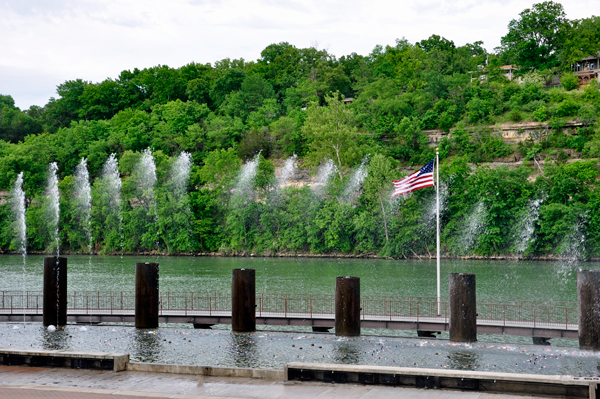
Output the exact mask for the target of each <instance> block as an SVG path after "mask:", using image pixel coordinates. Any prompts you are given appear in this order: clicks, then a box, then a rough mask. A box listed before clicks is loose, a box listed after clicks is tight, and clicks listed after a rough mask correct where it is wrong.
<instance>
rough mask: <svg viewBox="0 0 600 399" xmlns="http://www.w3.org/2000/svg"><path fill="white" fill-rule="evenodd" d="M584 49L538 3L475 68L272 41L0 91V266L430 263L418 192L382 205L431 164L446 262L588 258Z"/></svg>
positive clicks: (594, 226) (594, 44)
mask: <svg viewBox="0 0 600 399" xmlns="http://www.w3.org/2000/svg"><path fill="white" fill-rule="evenodd" d="M400 33H401V32H400ZM599 52H600V17H596V16H591V17H589V18H584V19H580V20H570V19H568V18H567V16H566V14H565V12H564V9H563V7H562V5H561V4H560V3H557V2H553V1H545V2H541V3H537V4H533V5H532V6H531V8H527V9H524V10H523V11H522V12H521V13H519V14H518V15H517V14H516V13H515V19H514V20H512V21H511V22H510V24H509V25H508V27H507V32H506V35H505V36H503V37H502V38H501V46H500V47H499V48H497V49H495V50H494V51H493V52H492V51H488V50H487V49H486V48H485V47H484V43H483V42H481V41H475V42H473V43H465V44H456V43H454V42H453V41H452V40H450V39H449V38H444V37H441V36H439V35H435V34H432V35H431V36H430V37H429V38H427V39H423V40H420V41H417V42H415V43H411V42H409V41H408V40H406V39H397V40H396V42H395V43H393V44H389V45H385V46H384V45H377V46H375V48H374V49H373V51H372V52H371V53H369V54H366V55H359V54H356V53H351V54H348V55H344V56H341V57H339V58H338V57H336V56H334V55H332V54H330V53H329V52H328V51H327V50H324V49H318V48H315V47H308V48H298V47H296V46H294V45H293V44H290V43H287V42H281V43H275V44H271V45H269V46H267V47H266V48H265V49H264V50H263V51H262V52H261V54H260V57H259V58H258V59H256V60H244V59H230V58H225V59H223V60H218V61H215V62H214V63H212V64H210V63H207V64H199V63H195V62H192V63H189V64H187V65H184V66H181V67H177V68H173V67H169V66H166V65H157V66H154V67H150V68H144V69H137V68H136V69H133V70H124V71H122V72H121V73H120V74H119V75H118V76H116V77H112V78H107V79H105V80H103V81H101V82H89V81H84V80H82V79H73V80H67V81H65V82H64V83H62V84H60V85H58V86H57V97H56V98H51V99H50V100H49V101H48V103H47V104H46V105H45V106H43V107H39V106H32V107H30V108H29V109H27V110H21V109H19V108H18V107H16V106H15V102H14V100H13V98H12V97H11V96H10V94H8V93H2V94H0V252H4V253H6V252H10V251H13V252H28V253H47V254H48V253H57V252H58V253H74V254H75V253H89V252H92V253H106V254H109V253H112V254H120V253H131V254H223V255H246V256H251V254H257V256H258V254H261V256H262V255H267V256H268V255H273V256H275V255H277V256H285V257H288V256H289V257H297V256H304V257H378V258H381V259H408V258H412V259H430V258H432V257H433V256H434V254H435V248H436V226H435V195H434V190H433V188H425V189H423V190H418V191H415V192H414V193H412V195H407V196H406V197H400V196H397V197H393V198H392V197H391V194H392V193H393V184H392V180H397V179H400V178H402V177H404V176H406V175H407V173H412V172H413V171H415V170H417V169H419V168H420V167H421V166H423V165H425V164H427V163H428V162H429V161H430V160H431V159H432V158H434V156H435V153H436V150H435V148H436V147H438V148H439V152H440V159H441V165H440V177H441V187H440V188H441V192H440V197H441V203H440V206H441V214H440V222H441V242H442V253H443V254H445V256H446V257H451V258H468V259H475V258H477V259H479V258H482V259H515V258H523V259H547V258H548V259H552V260H554V259H562V260H570V261H574V260H579V259H583V260H585V259H597V258H598V257H600V165H599V161H598V159H599V157H600V90H599V89H600V85H599V83H598V77H597V70H598V69H600V68H598V65H597V64H598V63H600V58H594V57H595V56H596V55H598V54H599ZM507 71H508V72H507ZM582 73H583V75H582ZM594 74H596V75H594ZM584 75H585V76H584ZM510 159H513V160H515V161H516V160H519V162H516V163H515V164H511V165H508V164H506V163H505V164H502V162H503V161H506V160H510ZM521 161H522V162H521ZM504 254H515V255H514V256H512V255H504Z"/></svg>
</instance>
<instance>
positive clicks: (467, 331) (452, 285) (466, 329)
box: [448, 273, 477, 342]
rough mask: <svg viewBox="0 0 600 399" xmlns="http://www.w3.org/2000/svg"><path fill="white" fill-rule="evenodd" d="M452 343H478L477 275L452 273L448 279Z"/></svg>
mask: <svg viewBox="0 0 600 399" xmlns="http://www.w3.org/2000/svg"><path fill="white" fill-rule="evenodd" d="M448 291H449V296H450V297H449V302H450V341H458V342H475V341H477V303H476V299H477V297H476V295H475V275H474V274H467V273H451V274H450V277H449V279H448Z"/></svg>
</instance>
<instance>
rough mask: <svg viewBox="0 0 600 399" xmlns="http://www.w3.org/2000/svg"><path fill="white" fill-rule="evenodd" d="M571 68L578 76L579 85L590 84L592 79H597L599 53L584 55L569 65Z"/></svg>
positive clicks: (599, 62)
mask: <svg viewBox="0 0 600 399" xmlns="http://www.w3.org/2000/svg"><path fill="white" fill-rule="evenodd" d="M571 70H572V71H573V72H574V73H575V74H576V75H577V77H578V78H579V87H585V86H587V85H589V84H590V82H591V81H592V79H596V80H599V79H598V73H599V72H600V53H598V54H596V55H594V56H590V57H585V58H583V59H582V60H580V61H577V62H576V63H574V64H573V65H571Z"/></svg>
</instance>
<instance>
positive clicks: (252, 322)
mask: <svg viewBox="0 0 600 399" xmlns="http://www.w3.org/2000/svg"><path fill="white" fill-rule="evenodd" d="M231 329H232V330H233V331H239V332H251V331H255V330H256V279H255V272H254V269H233V270H232V271H231Z"/></svg>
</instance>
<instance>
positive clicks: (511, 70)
mask: <svg viewBox="0 0 600 399" xmlns="http://www.w3.org/2000/svg"><path fill="white" fill-rule="evenodd" d="M500 69H501V70H502V71H504V76H506V79H508V80H513V79H514V77H515V71H516V70H517V69H519V68H517V66H516V65H502V66H501V67H500Z"/></svg>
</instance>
